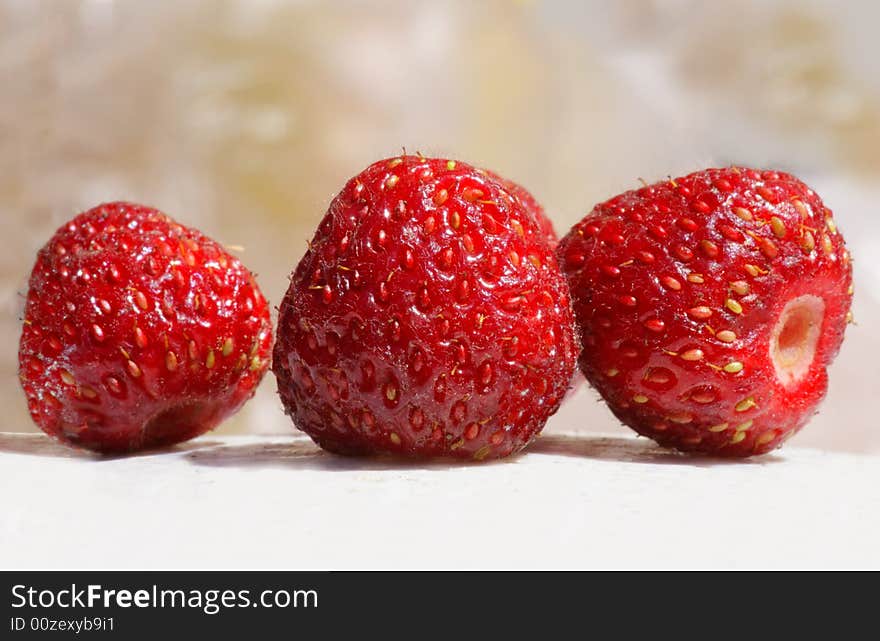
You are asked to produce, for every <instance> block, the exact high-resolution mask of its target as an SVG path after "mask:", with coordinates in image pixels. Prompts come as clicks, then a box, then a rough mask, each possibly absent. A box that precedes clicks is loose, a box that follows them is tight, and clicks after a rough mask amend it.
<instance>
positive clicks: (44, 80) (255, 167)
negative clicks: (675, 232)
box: [0, 0, 880, 452]
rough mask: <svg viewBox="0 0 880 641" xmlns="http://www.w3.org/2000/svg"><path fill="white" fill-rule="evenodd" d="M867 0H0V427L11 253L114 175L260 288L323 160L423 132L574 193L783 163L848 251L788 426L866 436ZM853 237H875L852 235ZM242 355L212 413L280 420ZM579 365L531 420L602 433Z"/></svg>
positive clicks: (571, 202)
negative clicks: (826, 342)
mask: <svg viewBox="0 0 880 641" xmlns="http://www.w3.org/2000/svg"><path fill="white" fill-rule="evenodd" d="M878 24H880V3H875V2H871V1H869V0H865V1H864V2H856V1H851V2H847V3H838V2H833V1H828V2H818V1H811V0H796V1H791V2H768V1H761V2H758V1H754V2H748V1H733V0H728V1H726V2H723V3H721V2H711V3H709V2H701V1H697V0H669V1H660V0H654V1H649V0H621V1H617V2H612V1H610V0H609V1H608V2H598V1H584V0H579V1H574V0H572V1H571V2H565V1H550V0H543V1H542V0H532V1H520V2H515V1H513V0H490V1H487V2H470V1H467V0H462V1H460V2H458V1H454V0H429V1H424V2H423V1H410V2H407V1H399V2H391V1H389V2H380V1H378V0H376V1H359V2H355V1H353V0H337V1H334V2H319V1H317V0H286V1H285V0H225V1H224V0H177V1H173V0H167V1H159V0H153V1H148V0H143V1H140V2H137V1H114V0H82V1H77V0H52V1H50V0H45V1H41V0H0V238H5V239H6V240H5V241H3V242H4V247H3V251H2V252H0V377H2V380H3V383H2V385H0V402H2V407H3V408H4V413H5V415H6V419H5V420H4V421H3V423H2V425H0V431H31V430H33V429H35V428H34V427H33V425H32V423H31V421H30V419H29V417H28V414H27V408H26V404H25V400H24V395H23V394H22V393H21V391H20V389H19V387H18V381H17V376H16V372H17V356H16V353H17V345H18V338H19V332H20V321H19V319H20V314H21V310H22V308H23V298H22V294H23V292H24V291H25V289H26V283H27V277H28V274H29V272H30V269H31V266H32V264H33V260H34V256H35V253H36V251H37V250H38V249H39V247H40V246H42V245H43V243H45V242H46V240H48V238H49V237H50V235H51V234H52V233H53V232H54V230H55V229H56V228H57V227H58V226H59V225H60V224H61V223H63V222H64V221H65V220H66V219H68V218H69V217H71V216H73V215H74V214H75V213H77V212H79V211H81V210H84V209H87V208H89V207H91V206H93V205H95V204H98V203H99V202H102V201H108V200H115V199H128V200H135V201H140V202H143V203H145V204H149V205H152V206H155V207H158V208H160V209H162V210H164V211H166V212H167V213H169V214H171V215H172V216H174V217H175V218H178V219H179V220H180V221H181V222H183V223H185V224H188V225H194V226H197V227H199V228H201V229H202V230H203V231H205V232H206V233H207V234H208V235H210V236H212V237H214V238H216V239H217V240H220V241H221V242H224V243H226V244H231V245H240V246H242V247H244V249H243V251H242V252H241V253H240V257H241V258H242V260H243V261H244V262H245V264H246V265H248V266H249V267H250V268H251V269H252V270H254V271H255V272H256V273H257V274H258V280H259V282H260V284H261V286H262V288H263V291H264V293H265V294H266V296H267V297H268V298H269V299H270V300H271V301H272V302H273V304H277V302H278V301H279V300H280V298H281V296H282V294H283V292H284V290H285V289H286V285H287V275H288V273H289V272H290V271H291V270H292V269H293V267H294V265H295V264H296V262H297V261H298V260H299V259H300V257H301V256H302V254H303V252H304V250H305V245H306V239H307V238H309V237H310V236H311V234H312V231H313V229H314V226H315V225H316V224H317V222H318V220H319V219H320V218H321V216H322V215H323V213H324V211H325V210H326V207H327V204H328V203H329V201H330V199H331V198H332V197H333V195H334V194H335V193H336V191H338V189H339V188H340V187H341V186H342V185H343V183H344V182H345V180H347V179H348V178H349V177H350V176H352V175H354V174H355V173H357V172H358V171H360V169H362V168H363V167H364V166H366V165H367V164H368V163H370V162H371V161H373V160H375V159H377V158H379V157H385V156H389V155H393V154H396V153H399V152H400V150H401V148H402V147H406V149H407V150H408V151H410V152H415V151H416V150H419V151H421V152H422V153H424V154H441V155H447V156H451V157H455V158H460V159H463V160H468V161H470V162H473V163H475V164H478V165H482V166H486V167H490V168H493V169H495V170H497V171H499V172H500V173H502V174H504V175H505V176H508V177H510V178H512V179H514V180H516V181H518V182H521V183H523V184H524V185H526V186H527V187H528V188H529V189H530V190H531V191H533V192H534V194H535V195H536V196H537V197H538V199H539V200H541V201H542V202H543V203H544V205H545V206H546V208H547V210H548V212H549V213H550V215H551V217H552V218H553V220H554V221H555V223H556V226H557V230H558V231H560V232H561V233H564V232H565V231H566V230H567V229H568V227H569V226H570V225H571V224H573V223H574V222H575V221H576V220H577V219H579V218H580V217H581V216H583V215H584V214H585V213H586V212H587V211H589V209H590V208H591V207H592V205H593V204H595V203H596V202H598V201H600V200H604V199H605V198H607V197H609V196H611V195H613V194H615V193H617V192H619V191H622V190H625V189H629V188H632V187H634V186H637V185H638V184H639V183H638V179H639V178H644V179H645V180H647V181H649V182H653V181H654V180H659V179H661V178H663V177H665V176H667V175H670V174H671V175H679V174H682V173H687V172H690V171H693V170H695V169H699V168H702V167H705V166H708V165H726V164H730V163H737V164H746V165H755V166H763V167H774V168H779V169H785V170H789V171H792V172H794V173H796V174H798V175H799V176H800V177H802V178H803V179H804V180H806V181H807V182H808V183H809V184H811V186H813V187H814V188H815V189H816V190H817V191H818V192H819V193H820V194H821V195H822V197H823V198H824V199H825V202H826V204H828V205H829V206H830V207H831V208H832V209H833V210H834V211H835V214H836V217H837V220H838V222H839V226H840V227H841V228H842V229H843V232H844V233H845V235H846V238H847V239H848V242H849V244H850V247H851V249H852V253H853V255H854V256H855V269H856V303H855V307H854V313H855V318H856V322H857V323H858V324H857V325H856V326H854V327H850V328H849V331H848V333H847V341H846V343H845V344H844V347H843V350H842V352H841V355H840V357H839V358H838V360H837V361H836V363H835V365H834V367H833V368H832V372H831V388H830V392H829V396H828V399H827V400H826V402H825V405H824V406H823V410H822V412H821V413H820V414H819V416H818V417H816V419H815V420H814V421H813V422H812V423H811V424H810V425H809V426H808V427H807V428H805V430H804V431H803V432H802V433H801V434H800V435H799V436H797V437H795V440H794V441H793V442H794V443H795V444H796V445H801V446H815V447H822V448H826V449H830V450H843V451H856V452H880V429H878V425H877V422H876V419H875V417H874V415H873V414H871V413H870V412H869V411H867V407H868V406H867V401H868V399H869V398H871V399H872V400H873V398H874V397H876V394H877V391H878V387H880V385H878V384H880V338H878V337H880V333H878V332H871V331H870V327H872V326H874V325H875V324H877V323H878V322H880V266H878V265H880V262H876V263H872V262H871V261H872V260H873V257H875V256H878V255H880V225H878V223H877V219H876V216H877V203H878V202H880V39H878V38H877V36H876V28H877V25H878ZM874 252H877V253H874ZM274 387H275V386H274V380H273V379H272V376H271V375H268V376H267V377H266V379H265V380H264V382H263V385H262V387H261V389H260V391H259V392H258V395H257V397H256V399H255V400H254V401H253V402H251V403H249V404H248V405H247V406H246V407H245V408H244V409H243V410H242V412H241V413H240V414H239V415H238V416H236V417H235V418H234V419H233V420H231V421H229V422H228V423H226V424H225V425H224V426H223V427H221V428H220V431H221V432H224V433H229V432H263V433H265V432H288V431H290V430H291V429H292V425H291V423H290V422H289V421H288V419H287V418H286V417H285V416H284V415H283V414H282V411H281V409H280V405H279V403H278V401H277V398H276V396H275V392H274ZM597 399H598V397H597V396H596V394H595V393H594V392H593V391H592V390H590V389H589V388H587V387H586V386H582V388H581V389H579V390H578V391H577V393H576V394H575V395H574V396H573V397H571V398H569V400H568V402H567V403H566V405H565V406H564V407H563V409H562V410H560V412H559V414H558V415H557V416H555V417H554V418H553V419H551V423H550V424H549V426H548V430H563V429H564V430H571V429H579V430H584V431H601V432H618V433H625V432H626V430H625V429H624V428H623V427H621V426H620V425H619V424H617V422H616V421H615V420H614V419H613V418H612V416H611V415H610V413H609V412H608V411H607V410H606V409H605V407H604V405H602V404H601V403H599V402H598V400H597Z"/></svg>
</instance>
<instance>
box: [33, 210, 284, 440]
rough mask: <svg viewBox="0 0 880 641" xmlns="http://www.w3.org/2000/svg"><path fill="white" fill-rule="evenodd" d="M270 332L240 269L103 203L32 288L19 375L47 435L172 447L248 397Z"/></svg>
mask: <svg viewBox="0 0 880 641" xmlns="http://www.w3.org/2000/svg"><path fill="white" fill-rule="evenodd" d="M271 340H272V337H271V325H270V321H269V313H268V310H267V306H266V301H265V299H264V298H263V295H262V293H261V292H260V290H259V289H258V287H257V285H256V283H255V282H254V279H253V277H252V276H251V274H250V272H248V270H247V269H245V268H244V267H243V266H242V265H241V263H240V262H239V261H238V260H237V259H236V258H233V257H232V256H230V255H229V254H228V253H227V252H226V251H225V250H224V249H223V248H222V247H221V246H220V245H219V244H217V243H215V242H214V241H212V240H210V239H209V238H206V237H205V236H203V235H202V234H200V233H199V232H197V231H195V230H193V229H188V228H186V227H184V226H182V225H179V224H177V223H176V222H174V221H173V220H171V219H170V218H168V217H167V216H165V215H164V214H162V213H161V212H158V211H156V210H155V209H150V208H148V207H142V206H140V205H134V204H130V203H111V204H106V205H101V206H98V207H95V208H94V209H90V210H89V211H87V212H85V213H83V214H80V215H79V216H77V217H76V218H74V219H73V220H72V221H70V222H69V223H67V224H66V225H64V226H63V227H61V228H60V229H59V230H58V231H57V232H56V233H55V235H54V236H53V237H52V239H51V240H50V241H49V243H48V244H47V245H46V246H45V247H44V248H43V249H42V250H40V252H39V254H38V255H37V262H36V265H35V266H34V269H33V272H32V274H31V278H30V289H29V291H28V296H27V306H26V309H25V318H24V330H23V332H22V336H21V345H20V349H19V366H20V370H19V376H20V378H21V383H22V386H23V387H24V391H25V394H26V395H27V399H28V406H29V409H30V412H31V416H32V417H33V419H34V421H35V422H36V423H37V425H39V426H40V427H41V428H42V429H43V431H45V432H46V433H47V434H49V435H51V436H54V437H57V438H59V439H61V440H63V441H66V442H67V443H70V444H73V445H78V446H81V447H85V448H88V449H92V450H96V451H102V452H120V451H127V450H136V449H141V448H148V447H160V446H165V445H171V444H173V443H178V442H180V441H184V440H186V439H189V438H192V437H194V436H198V435H199V434H201V433H203V432H205V431H207V430H209V429H211V428H213V427H214V426H215V425H217V424H218V423H219V422H220V421H222V420H223V419H224V418H226V417H227V416H229V415H230V414H232V413H234V412H235V411H236V410H238V408H239V407H241V405H242V404H243V403H244V402H245V401H246V400H247V399H249V398H250V397H251V396H252V395H253V393H254V389H255V388H256V386H257V383H259V381H260V379H261V378H262V376H263V374H264V373H265V370H266V369H267V367H268V356H269V349H270V346H271Z"/></svg>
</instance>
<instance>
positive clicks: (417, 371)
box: [273, 155, 578, 460]
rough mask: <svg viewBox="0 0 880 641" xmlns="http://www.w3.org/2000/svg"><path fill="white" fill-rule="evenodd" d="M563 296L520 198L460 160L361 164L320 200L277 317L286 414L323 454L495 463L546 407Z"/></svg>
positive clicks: (569, 330)
mask: <svg viewBox="0 0 880 641" xmlns="http://www.w3.org/2000/svg"><path fill="white" fill-rule="evenodd" d="M577 350H578V345H577V342H576V339H575V334H574V330H573V319H572V316H571V310H570V306H569V294H568V287H567V285H566V283H565V279H564V277H563V275H562V273H561V272H560V270H559V267H558V264H557V260H556V257H555V255H554V253H553V250H552V249H551V247H550V246H549V244H548V243H547V242H546V239H545V237H544V235H543V232H542V231H541V230H540V229H539V227H538V225H537V223H536V222H535V220H534V219H533V218H532V215H531V214H530V213H529V212H528V211H527V210H526V208H525V207H524V206H523V204H522V202H521V201H520V199H519V198H518V197H516V196H514V195H512V194H511V193H510V191H509V190H508V189H507V188H505V187H504V186H503V185H502V184H501V183H500V182H499V181H498V180H497V179H495V178H493V177H491V176H489V175H488V174H487V172H484V171H481V170H477V169H475V168H473V167H471V166H470V165H467V164H465V163H462V162H456V161H452V160H441V159H429V158H422V157H416V156H406V155H404V156H401V157H397V158H391V159H387V160H382V161H379V162H376V163H374V164H373V165H371V166H369V167H368V168H367V169H365V170H364V171H363V172H362V173H360V174H358V175H357V176H355V177H354V178H352V179H351V180H350V181H349V182H348V184H346V186H345V187H344V188H343V190H342V191H341V192H340V194H339V195H338V196H337V197H336V198H335V199H334V200H333V202H332V203H331V205H330V209H329V211H328V212H327V215H326V216H325V217H324V219H323V220H322V221H321V223H320V225H319V227H318V230H317V232H316V233H315V236H314V239H313V240H312V242H311V243H310V245H309V249H308V251H307V252H306V254H305V256H304V257H303V259H302V260H301V261H300V263H299V265H298V267H297V268H296V271H295V272H294V274H293V276H292V279H291V284H290V288H289V290H288V292H287V295H286V296H285V298H284V300H283V302H282V304H281V307H280V317H279V325H278V338H277V341H276V345H275V352H274V365H273V369H274V372H275V374H276V377H277V379H278V390H279V393H280V396H281V399H282V401H283V403H284V406H285V408H286V410H287V412H288V413H289V414H290V415H291V417H292V418H293V421H294V423H295V424H296V425H297V427H299V428H300V429H301V430H303V431H305V432H306V433H308V434H309V435H310V436H311V437H312V438H313V439H314V440H315V442H317V443H318V444H319V445H320V446H321V447H324V448H326V449H328V450H331V451H333V452H338V453H345V454H369V453H380V452H385V453H393V454H398V455H402V456H411V457H427V456H451V457H464V458H473V459H477V460H480V459H486V458H496V457H501V456H505V455H508V454H511V453H512V452H516V451H517V450H519V449H521V448H522V447H524V446H525V445H526V444H527V443H528V442H529V441H530V440H531V439H532V438H533V437H534V436H535V435H536V434H537V433H538V432H539V431H540V430H541V428H542V427H543V425H544V423H545V421H546V420H547V418H548V417H549V416H550V415H551V414H553V413H554V412H555V411H556V409H557V408H558V406H559V403H560V400H561V399H562V396H563V395H564V393H565V390H566V388H567V386H568V383H569V380H570V378H571V374H572V372H573V370H574V367H575V361H576V357H577Z"/></svg>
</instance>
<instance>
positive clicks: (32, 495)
mask: <svg viewBox="0 0 880 641" xmlns="http://www.w3.org/2000/svg"><path fill="white" fill-rule="evenodd" d="M0 487H2V490H0V491H2V495H0V510H2V515H3V516H2V522H0V543H2V546H0V550H2V551H0V567H2V568H4V569H12V568H147V569H158V568H267V569H341V568H602V567H615V568H628V567H636V568H642V567H664V568H684V567H697V568H703V567H725V568H726V567H734V568H739V567H744V568H754V567H811V568H815V567H829V566H830V567H844V566H845V567H857V568H862V567H880V552H878V543H880V541H878V525H880V502H878V487H880V458H875V457H864V456H856V455H846V454H827V453H821V452H817V451H811V450H802V449H801V450H799V449H784V450H781V451H780V452H778V453H777V454H775V455H770V456H765V457H762V458H760V459H754V460H750V461H745V462H718V461H711V460H705V459H697V458H691V457H686V456H682V455H677V454H674V453H670V452H666V451H663V450H660V449H658V448H655V447H654V446H653V445H652V444H651V443H650V442H648V441H646V440H643V439H635V438H620V437H607V438H606V437H596V436H587V435H578V436H566V435H558V434H556V435H545V436H542V437H541V438H540V439H539V440H538V441H537V442H536V443H535V444H533V446H532V447H531V448H530V451H529V453H528V454H525V455H522V456H520V457H518V458H515V459H512V460H510V461H507V462H499V463H491V464H473V465H451V466H450V465H447V464H424V463H423V464H401V463H396V462H393V461H390V460H357V459H344V458H337V457H333V456H331V455H328V454H324V453H322V452H320V451H318V450H317V449H316V448H315V447H314V446H313V445H312V444H311V442H310V441H308V440H307V439H305V438H302V437H298V436H297V437H293V436H290V437H283V436H271V437H223V438H218V437H212V436H207V437H203V438H202V439H197V440H196V441H193V442H192V443H189V444H187V445H185V446H182V447H179V448H176V449H174V450H171V451H170V452H164V453H154V454H149V455H143V456H135V457H128V458H116V459H100V458H96V457H92V456H90V455H87V454H80V453H78V452H74V451H72V450H68V449H65V448H62V447H60V446H58V445H56V444H54V443H52V442H50V441H49V440H48V439H47V438H45V437H43V436H41V435H39V436H37V435H27V434H3V433H0Z"/></svg>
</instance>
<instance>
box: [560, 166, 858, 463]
mask: <svg viewBox="0 0 880 641" xmlns="http://www.w3.org/2000/svg"><path fill="white" fill-rule="evenodd" d="M559 255H560V260H561V262H562V264H563V268H564V270H565V272H566V274H567V276H568V281H569V285H570V286H571V291H572V297H573V299H574V310H575V315H576V317H577V321H578V324H579V325H580V327H581V329H582V331H583V339H584V350H583V353H582V354H581V356H580V361H579V362H580V367H581V369H582V370H583V372H584V374H585V375H586V377H587V379H589V381H590V382H591V383H592V384H593V386H594V387H596V389H598V390H599V392H600V393H601V394H602V396H603V397H604V398H605V400H606V401H607V402H608V404H609V406H610V407H611V410H612V411H613V412H614V413H615V414H616V415H617V417H618V418H619V419H620V420H621V421H623V422H624V423H626V424H627V425H629V426H630V427H632V428H633V429H635V430H636V431H637V432H639V433H640V434H644V435H646V436H650V437H651V438H653V439H654V440H656V441H657V442H658V443H660V444H661V445H667V446H671V447H676V448H678V449H681V450H688V451H698V452H705V453H711V454H717V455H722V456H749V455H751V454H761V453H763V452H767V451H769V450H771V449H773V448H775V447H777V446H778V445H779V444H780V443H782V442H783V441H784V440H785V439H786V438H788V437H789V436H791V435H792V434H794V433H795V432H796V431H797V430H798V429H800V428H801V427H802V426H803V425H804V423H806V421H807V420H808V419H809V418H810V415H811V414H812V413H813V412H814V411H815V409H816V407H817V405H818V404H819V402H820V401H821V400H822V398H823V396H824V395H825V391H826V388H827V374H826V367H827V366H828V364H829V363H830V362H831V360H832V359H833V358H834V356H835V355H836V354H837V351H838V349H839V348H840V344H841V341H842V340H843V333H844V328H845V326H846V322H847V318H848V314H849V308H850V303H851V301H852V268H851V265H850V255H849V252H848V251H847V250H846V247H845V246H844V242H843V238H842V237H841V235H840V233H839V232H838V231H837V227H836V226H835V224H834V220H833V219H832V215H831V211H830V210H829V209H828V208H827V207H825V205H824V204H823V203H822V201H821V199H820V198H819V197H818V196H817V195H816V194H815V193H814V192H813V190H811V189H810V188H809V187H807V186H806V185H804V184H803V183H802V182H800V181H799V180H798V179H796V178H795V177H793V176H791V175H789V174H785V173H781V172H775V171H756V170H753V169H738V168H735V167H733V168H729V169H708V170H705V171H700V172H697V173H694V174H691V175H689V176H686V177H684V178H676V179H675V180H668V181H666V182H662V183H657V184H655V185H651V186H646V187H643V188H642V189H638V190H636V191H629V192H626V193H624V194H621V195H619V196H616V197H615V198H612V199H611V200H609V201H607V202H605V203H602V204H600V205H598V206H597V207H596V208H595V209H594V210H593V211H592V212H591V213H590V214H589V215H588V216H587V217H586V218H584V219H583V220H582V221H581V222H580V223H578V224H577V225H576V226H575V227H574V228H573V229H572V230H571V231H570V232H569V234H568V235H567V236H566V237H565V238H564V239H563V240H562V242H561V243H560V246H559Z"/></svg>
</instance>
